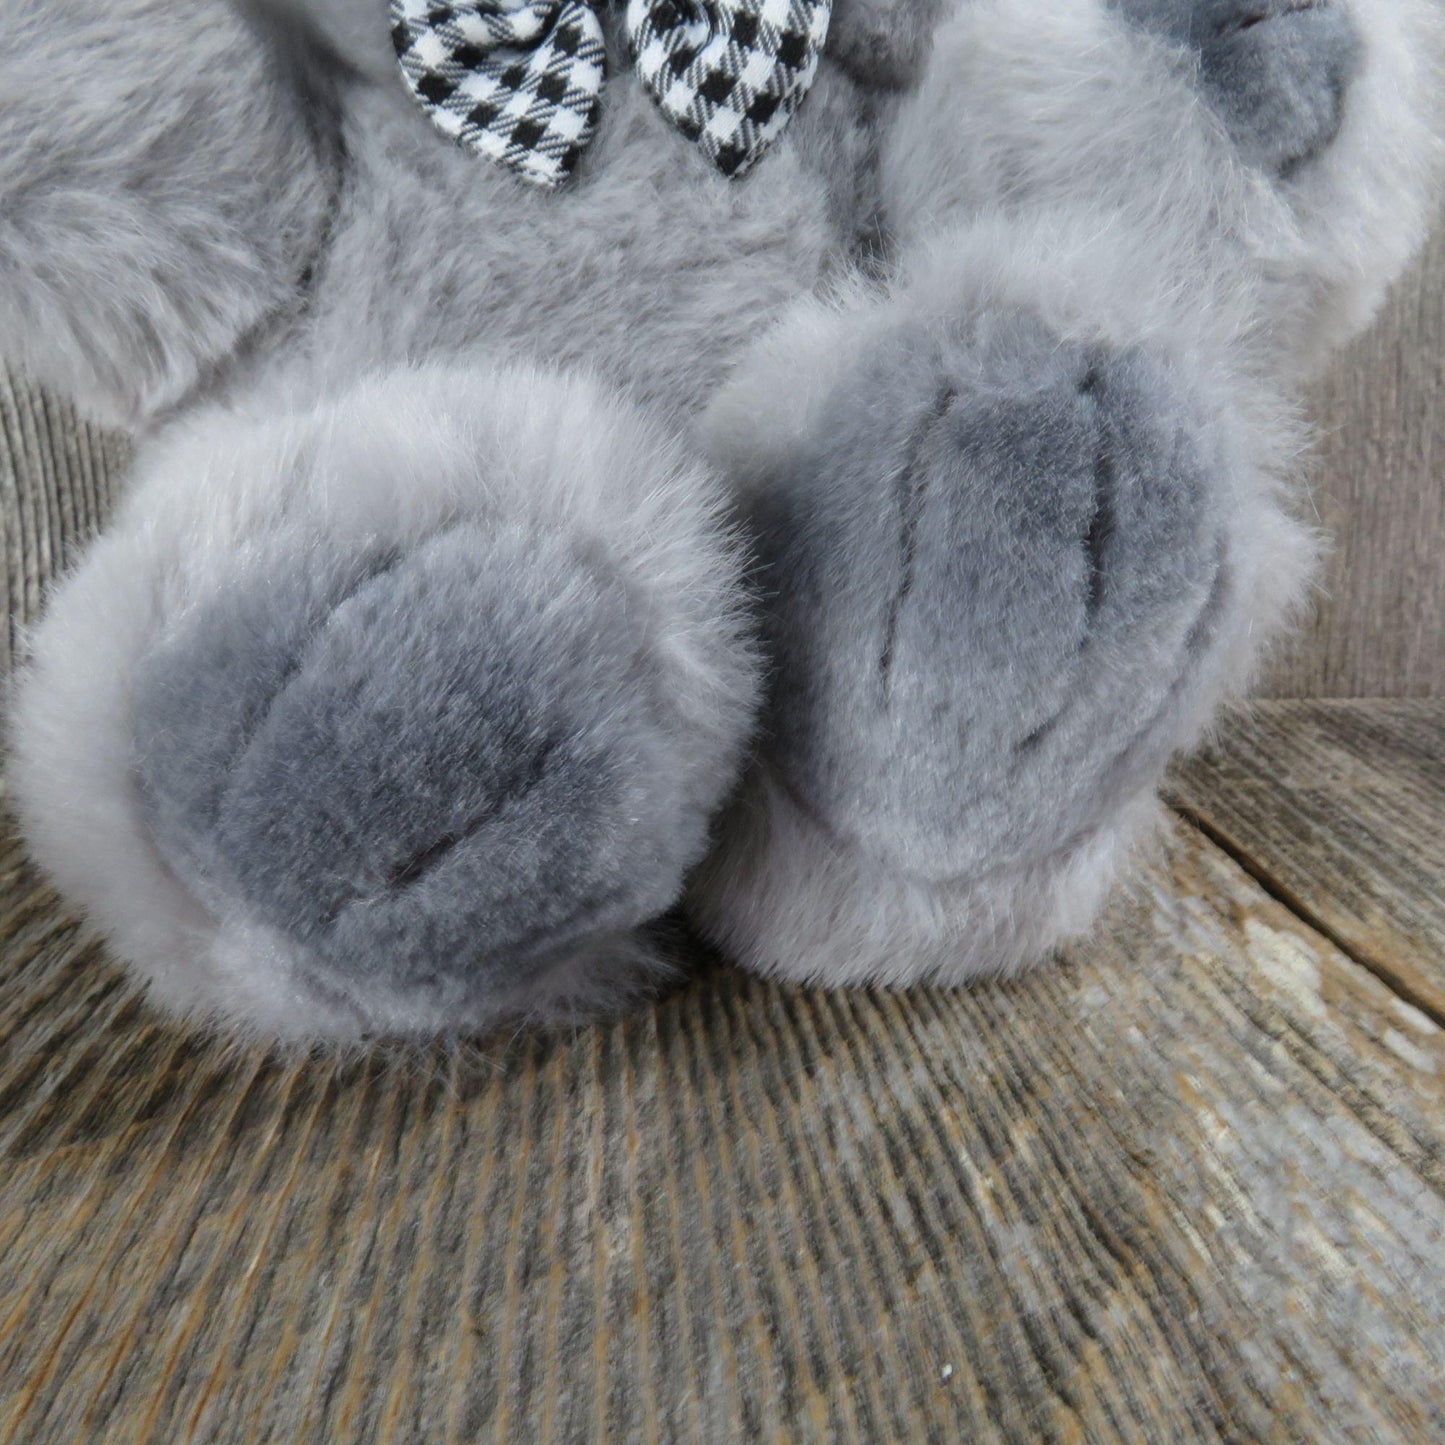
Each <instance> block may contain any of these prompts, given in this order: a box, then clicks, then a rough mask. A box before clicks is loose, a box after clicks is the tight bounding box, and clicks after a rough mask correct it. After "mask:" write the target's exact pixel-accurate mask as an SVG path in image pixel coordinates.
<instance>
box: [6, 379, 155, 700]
mask: <svg viewBox="0 0 1445 1445" xmlns="http://www.w3.org/2000/svg"><path fill="white" fill-rule="evenodd" d="M126 455H127V447H126V445H125V444H124V442H123V441H122V440H121V439H120V438H118V437H115V436H113V435H108V434H106V433H104V432H101V431H99V430H97V429H96V428H94V427H90V426H85V425H83V424H82V423H81V422H79V421H78V420H77V418H76V416H75V413H74V411H73V410H72V409H71V408H70V407H69V406H66V405H64V404H63V403H60V402H58V401H56V400H55V399H54V398H53V397H50V396H48V395H46V394H45V393H44V392H41V391H39V390H38V389H36V388H35V387H32V386H30V385H28V384H27V383H26V382H25V381H24V380H23V379H21V378H18V377H15V376H11V375H7V374H6V372H5V371H4V369H3V368H0V558H3V561H4V566H5V587H4V589H3V590H0V678H3V677H4V676H5V674H6V672H8V670H9V668H10V666H11V665H12V662H13V660H14V658H15V657H16V656H17V653H18V648H19V644H20V635H21V630H22V629H23V628H24V626H25V624H26V623H28V622H30V621H32V620H33V619H34V618H35V617H36V616H37V615H38V614H39V611H40V604H41V599H42V594H43V592H44V588H45V585H46V584H47V583H48V582H49V581H50V580H51V579H52V578H53V577H55V576H57V575H59V573H60V572H61V570H62V569H63V568H64V567H65V565H66V564H67V563H68V562H69V561H71V560H73V558H74V556H75V555H76V553H77V551H78V550H79V548H80V546H81V545H82V544H83V543H84V542H85V541H86V540H87V539H88V538H89V537H91V536H92V535H94V533H95V531H96V530H97V528H98V527H99V526H100V524H101V522H102V521H103V520H104V519H105V517H106V516H108V515H109V513H110V508H111V505H112V502H113V499H114V493H115V488H116V479H117V478H118V477H119V476H120V475H121V473H122V472H123V471H124V467H125V461H126Z"/></svg>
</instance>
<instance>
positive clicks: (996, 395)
mask: <svg viewBox="0 0 1445 1445" xmlns="http://www.w3.org/2000/svg"><path fill="white" fill-rule="evenodd" d="M1225 465H1226V462H1225V458H1224V451H1223V448H1222V447H1221V446H1220V445H1219V444H1218V443H1217V441H1216V439H1215V437H1214V436H1213V435H1212V425H1211V423H1210V421H1209V420H1208V419H1207V418H1204V417H1200V416H1199V415H1197V414H1196V410H1195V407H1194V406H1193V404H1192V403H1191V402H1190V401H1189V400H1188V399H1187V397H1186V396H1181V395H1180V389H1179V386H1178V384H1177V383H1176V382H1174V381H1173V380H1171V379H1170V378H1168V377H1166V376H1165V375H1164V374H1163V372H1162V368H1161V367H1160V366H1158V365H1157V364H1155V363H1153V362H1152V361H1151V359H1150V358H1148V357H1147V356H1145V355H1144V354H1141V353H1123V354H1116V353H1114V352H1112V351H1110V350H1109V349H1108V348H1106V347H1103V346H1092V347H1089V346H1083V345H1079V344H1070V343H1068V342H1065V341H1064V340H1062V339H1061V338H1060V337H1058V336H1057V335H1054V334H1051V333H1050V332H1049V331H1048V330H1047V329H1046V328H1045V327H1044V326H1043V325H1042V324H1041V323H1040V322H1039V321H1038V320H1037V319H1036V318H1034V317H1032V316H1030V315H1028V314H1027V313H1020V312H1014V311H1002V312H989V313H985V314H983V315H979V316H973V317H969V318H967V319H959V320H958V321H956V322H954V323H952V324H946V323H935V324H932V325H928V324H917V323H905V324H904V325H903V326H902V327H900V329H899V330H898V331H897V332H896V333H895V334H894V335H892V336H890V337H888V338H887V339H886V340H883V341H881V342H880V343H877V344H875V345H874V346H873V347H871V348H870V349H869V350H868V351H867V352H866V353H864V354H863V355H862V356H861V357H860V358H859V360H858V362H857V364H856V365H855V367H854V368H853V369H852V371H851V374H850V375H848V376H847V377H846V378H845V379H844V380H843V381H842V382H841V384H840V385H839V386H838V387H837V389H836V390H835V393H834V395H833V396H832V398H831V399H830V400H829V402H828V404H827V406H826V408H825V410H824V413H823V421H822V425H821V426H820V427H819V428H818V430H817V432H816V433H815V434H814V435H813V436H811V437H810V438H808V440H807V442H806V443H805V445H804V446H803V447H802V448H801V449H800V451H799V452H798V454H797V455H795V456H794V457H793V458H792V459H791V461H790V464H789V466H788V468H787V471H786V474H785V476H784V477H783V478H782V479H781V480H780V482H779V485H778V486H777V487H776V489H774V490H771V491H769V492H768V493H766V494H765V496H764V499H763V500H762V501H761V502H760V504H759V512H760V516H759V522H758V531H759V534H760V536H761V537H762V538H763V539H764V542H763V545H764V555H765V557H766V558H767V560H768V563H769V568H768V571H767V573H766V574H765V577H764V585H765V586H767V587H768V588H769V591H770V594H771V595H772V597H773V602H772V606H771V607H770V610H769V638H770V643H771V647H770V652H771V655H772V656H773V658H774V659H775V661H776V665H777V681H776V683H775V686H774V690H773V694H772V708H771V724H772V725H771V729H770V732H771V736H770V738H769V741H768V743H767V745H766V746H765V748H764V753H763V756H764V757H765V758H766V759H767V761H768V763H769V765H770V766H771V768H772V769H773V771H774V773H775V774H776V775H777V776H779V777H780V778H783V779H786V781H787V784H788V786H789V787H790V788H791V789H792V790H793V792H794V794H795V796H796V798H797V799H798V800H799V802H800V804H801V805H802V806H803V807H804V808H805V809H807V810H809V811H810V812H812V813H813V814H814V815H815V816H816V817H817V818H818V819H819V820H820V822H822V823H823V824H824V826H826V828H827V829H828V830H829V831H830V832H831V834H832V835H833V836H834V837H835V838H837V839H839V840H841V841H844V842H846V843H848V844H851V845H856V846H859V847H861V848H863V849H864V850H865V851H866V852H868V853H870V854H871V855H873V856H874V857H877V858H880V859H887V860H889V862H890V864H891V866H895V867H898V868H901V869H902V870H904V871H906V872H908V873H910V874H913V875H915V876H918V877H925V878H930V879H937V880H944V879H949V878H956V877H958V876H959V875H961V874H966V873H975V874H976V873H978V872H980V871H986V870H987V869H989V868H991V867H1005V866H1011V865H1014V864H1017V863H1019V862H1022V861H1026V860H1030V859H1033V858H1036V857H1038V856H1040V854H1041V853H1044V852H1048V851H1052V850H1055V849H1057V847H1058V846H1059V843H1060V840H1061V839H1068V838H1071V837H1074V836H1077V835H1080V834H1082V833H1084V832H1085V831H1087V830H1089V829H1091V828H1093V827H1094V826H1096V825H1097V824H1098V823H1099V821H1100V820H1101V819H1102V818H1103V817H1104V816H1106V815H1107V814H1108V813H1110V812H1112V811H1113V810H1114V809H1115V808H1116V807H1117V806H1118V804H1119V801H1120V797H1121V795H1122V794H1127V793H1128V792H1130V791H1131V790H1133V789H1134V788H1136V787H1137V785H1138V781H1139V779H1140V777H1142V776H1151V775H1152V773H1153V770H1154V769H1155V768H1156V767H1157V766H1158V764H1159V762H1160V761H1161V760H1162V755H1163V754H1165V753H1167V752H1168V751H1169V747H1170V743H1171V741H1172V732H1171V730H1170V729H1169V728H1168V727H1167V726H1166V727H1162V728H1161V727H1160V725H1159V719H1160V714H1161V713H1162V712H1165V711H1166V710H1168V709H1169V708H1171V707H1172V706H1173V705H1174V703H1175V701H1176V698H1175V694H1176V692H1177V691H1179V690H1181V689H1190V688H1193V687H1196V686H1198V685H1200V684H1201V682H1202V680H1203V678H1204V676H1206V675H1207V673H1208V669H1207V668H1202V667H1201V662H1202V661H1203V658H1204V657H1205V655H1207V653H1208V652H1209V651H1210V649H1211V648H1212V646H1213V645H1214V643H1215V641H1216V638H1215V629H1216V628H1217V626H1218V624H1219V621H1220V618H1219V612H1220V603H1221V597H1222V596H1223V595H1224V594H1225V593H1227V591H1228V587H1229V579H1228V562H1227V539H1226V534H1225V529H1224V528H1225V519H1224V518H1223V517H1222V516H1221V515H1220V511H1221V501H1222V498H1223V497H1224V496H1225V495H1227V492H1226V490H1225V489H1224V488H1223V487H1221V485H1220V480H1219V474H1220V472H1221V469H1222V468H1223V467H1224V466H1225ZM880 482H882V484H883V485H882V486H881V487H880Z"/></svg>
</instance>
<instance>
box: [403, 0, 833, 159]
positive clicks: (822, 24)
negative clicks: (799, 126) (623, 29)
mask: <svg viewBox="0 0 1445 1445" xmlns="http://www.w3.org/2000/svg"><path fill="white" fill-rule="evenodd" d="M606 3H608V0H460V3H455V4H451V3H445V0H391V13H392V38H393V40H394V42H395V44H396V53H397V56H398V58H399V59H400V61H401V67H402V70H403V72H404V73H405V75H406V79H407V84H408V85H409V86H410V87H411V90H412V93H413V94H414V95H415V96H416V98H417V100H418V101H419V102H420V103H421V105H422V106H423V108H424V109H426V110H427V111H428V112H429V113H430V115H431V117H432V119H433V121H435V122H436V124H437V126H438V127H439V128H440V129H441V130H443V131H445V132H446V134H448V135H449V136H451V137H452V138H453V139H454V140H458V141H460V142H461V143H462V144H463V145H465V146H467V147H468V148H469V149H471V150H473V151H476V152H477V153H478V154H480V155H484V156H487V157H488V158H489V159H491V160H494V161H499V162H500V163H501V164H502V165H505V166H508V167H509V168H510V169H512V170H514V171H516V172H517V174H518V175H520V176H522V177H524V178H525V179H527V180H529V181H534V182H536V183H537V184H539V185H543V186H549V187H552V186H557V185H560V184H561V183H562V182H563V181H564V180H566V178H567V177H568V176H569V175H570V174H571V173H572V171H573V169H574V168H575V167H576V164H577V161H578V158H579V157H580V156H581V154H582V151H583V149H584V148H585V147H586V145H587V143H588V142H589V141H590V140H591V139H592V133H593V132H594V131H595V130H596V128H597V121H598V117H599V115H600V113H601V96H602V86H603V80H604V73H605V68H606V61H607V46H606V40H605V36H604V32H603V27H602V20H601V17H600V15H599V11H598V8H597V7H600V6H602V5H605V4H606ZM831 8H832V0H628V3H627V13H626V24H627V31H628V38H629V40H630V42H631V47H632V55H633V60H634V63H635V64H636V66H637V73H638V77H639V79H640V80H641V81H642V84H643V86H644V87H645V89H646V90H647V92H648V94H649V95H651V97H652V99H653V100H654V101H655V102H656V103H657V105H658V107H659V108H660V109H661V111H662V112H663V114H664V115H665V116H666V117H667V118H668V119H669V120H670V121H671V122H672V123H673V124H674V125H675V126H677V128H678V129H679V130H681V131H682V132H683V134H684V135H686V136H687V137H688V138H689V139H690V140H693V141H695V142H696V143H697V145H698V146H699V147H700V148H701V150H702V151H703V153H704V154H705V155H706V156H707V157H708V159H709V160H711V161H712V162H713V164H714V165H715V166H717V168H718V169H719V170H720V171H722V172H723V174H724V175H727V176H740V175H742V174H743V173H744V172H745V171H747V170H748V169H749V167H751V166H752V164H753V163H754V162H755V161H756V160H757V159H758V157H759V156H760V155H761V154H762V153H763V152H764V151H765V150H766V149H767V148H768V146H770V145H771V144H772V143H773V141H774V140H776V139H777V137H778V135H779V134H780V133H781V132H782V130H783V128H784V127H785V126H786V125H787V124H788V122H789V120H791V119H792V116H793V112H794V111H796V110H797V108H798V106H799V105H800V104H801V103H802V100H803V97H804V96H805V95H806V94H807V93H808V90H809V88H810V87H811V86H812V84H813V79H814V77H815V76H816V74H817V70H818V57H819V55H820V54H821V53H822V49H823V42H824V41H825V39H826V38H827V34H828V22H829V18H830V15H831Z"/></svg>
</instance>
